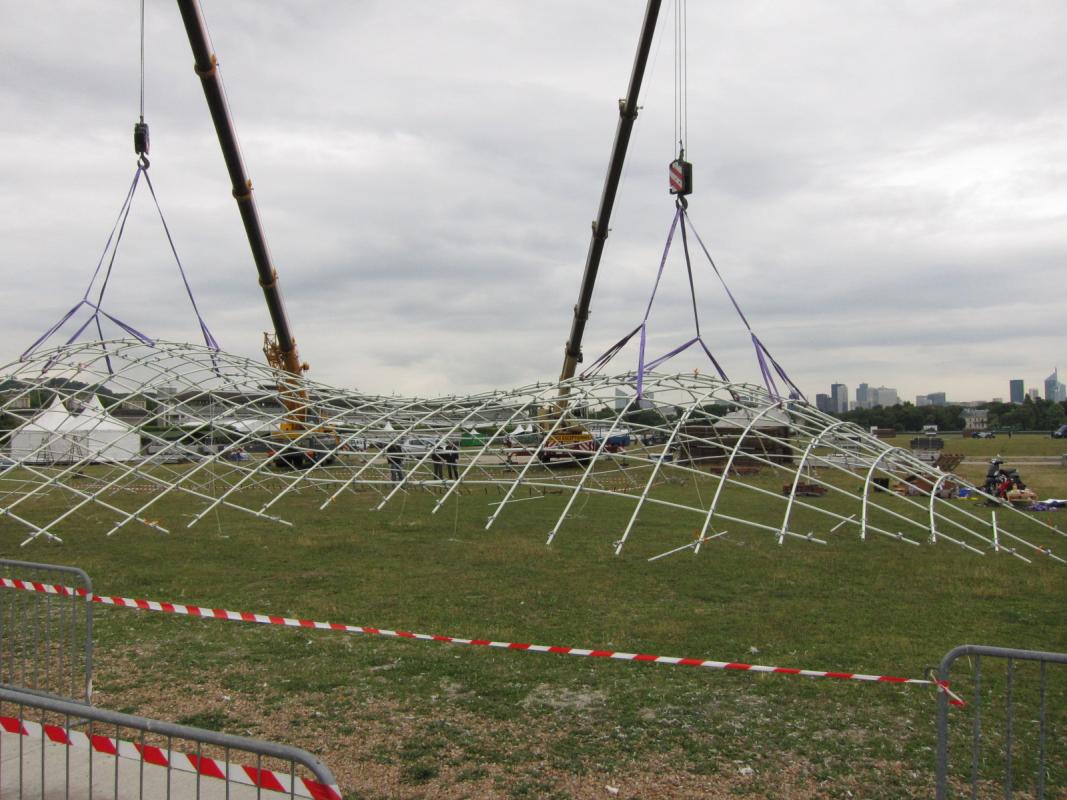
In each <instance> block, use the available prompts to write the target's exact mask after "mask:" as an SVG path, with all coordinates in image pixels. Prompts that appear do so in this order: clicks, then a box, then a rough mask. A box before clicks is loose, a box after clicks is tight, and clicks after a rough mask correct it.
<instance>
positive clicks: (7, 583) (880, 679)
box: [0, 578, 965, 706]
mask: <svg viewBox="0 0 1067 800" xmlns="http://www.w3.org/2000/svg"><path fill="white" fill-rule="evenodd" d="M0 586H2V587H4V588H9V589H21V590H24V591H33V592H43V593H46V594H58V595H79V596H82V597H90V599H91V600H92V601H93V602H94V603H101V604H103V605H109V606H116V607H118V608H136V609H139V610H141V611H159V612H163V613H166V614H180V615H184V616H190V617H201V618H203V619H225V620H231V621H233V622H252V623H256V624H260V625H281V626H285V627H289V628H310V629H314V630H328V631H339V632H342V633H356V634H364V635H367V636H385V637H391V638H396V639H414V640H418V641H424V642H444V643H446V644H464V645H473V646H475V647H495V648H499V649H502V650H521V651H524V652H532V653H557V654H559V655H568V656H587V657H589V658H607V659H612V660H616V661H640V662H645V663H650V664H670V665H673V666H682V667H702V668H704V669H717V670H730V671H736V672H762V673H768V674H774V675H801V676H804V677H808V678H835V679H838V680H848V681H865V682H869V683H897V684H910V685H913V686H936V687H937V688H938V689H939V690H941V691H944V692H945V693H946V694H948V696H949V700H950V702H951V703H952V704H953V705H956V706H962V705H965V703H964V702H963V700H962V699H960V698H959V697H958V696H957V695H956V694H954V693H953V692H952V691H951V690H950V689H949V686H948V682H947V681H939V680H928V679H925V678H898V677H894V676H892V675H866V674H863V673H860V672H834V671H829V670H815V669H796V668H793V667H770V666H765V665H762V664H745V663H741V662H737V661H713V660H710V659H702V658H679V657H676V656H657V655H650V654H648V653H625V652H621V651H618V650H593V649H589V648H584V647H565V646H559V645H545V644H527V643H524V642H497V641H493V640H491V639H464V638H461V637H458V636H442V635H439V634H432V633H411V632H409V631H393V630H389V629H387V628H373V627H369V626H365V625H346V624H344V623H340V622H315V621H314V620H309V619H295V618H292V617H279V616H275V615H273V614H256V613H252V612H250V611H228V610H226V609H222V608H204V607H201V606H188V605H182V604H180V603H162V602H157V601H155V600H138V599H133V598H129V597H108V596H104V595H98V594H91V593H90V592H89V591H88V590H86V589H82V588H78V589H72V588H70V587H68V586H57V585H53V584H45V583H38V582H34V581H22V580H14V579H11V578H0Z"/></svg>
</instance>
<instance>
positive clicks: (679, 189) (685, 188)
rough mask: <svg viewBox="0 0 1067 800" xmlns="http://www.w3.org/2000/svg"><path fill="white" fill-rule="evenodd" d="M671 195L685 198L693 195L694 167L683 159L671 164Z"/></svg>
mask: <svg viewBox="0 0 1067 800" xmlns="http://www.w3.org/2000/svg"><path fill="white" fill-rule="evenodd" d="M670 173H671V194H676V195H680V196H683V197H684V196H685V195H687V194H692V193H693V165H692V164H690V163H689V162H688V161H686V160H685V159H683V158H677V159H675V160H674V161H672V162H671V167H670Z"/></svg>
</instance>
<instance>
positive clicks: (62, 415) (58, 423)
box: [22, 395, 71, 431]
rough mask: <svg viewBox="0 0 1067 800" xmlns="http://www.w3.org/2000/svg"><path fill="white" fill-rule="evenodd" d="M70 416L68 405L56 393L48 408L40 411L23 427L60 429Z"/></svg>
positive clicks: (47, 429)
mask: <svg viewBox="0 0 1067 800" xmlns="http://www.w3.org/2000/svg"><path fill="white" fill-rule="evenodd" d="M70 417H71V414H70V412H68V411H67V409H66V407H65V406H64V405H63V403H62V401H61V400H60V399H59V395H56V396H55V397H53V398H52V403H51V405H49V406H48V408H46V409H45V410H44V411H41V412H39V413H38V414H37V415H36V416H34V417H33V418H32V419H31V420H30V421H29V422H27V423H26V424H25V425H23V426H22V427H23V428H36V429H40V430H46V431H58V430H59V429H60V428H62V427H64V423H66V422H67V420H68V419H70Z"/></svg>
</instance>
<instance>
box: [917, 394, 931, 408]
mask: <svg viewBox="0 0 1067 800" xmlns="http://www.w3.org/2000/svg"><path fill="white" fill-rule="evenodd" d="M915 405H917V406H928V405H930V397H929V396H928V395H925V394H917V395H915Z"/></svg>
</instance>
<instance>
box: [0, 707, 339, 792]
mask: <svg viewBox="0 0 1067 800" xmlns="http://www.w3.org/2000/svg"><path fill="white" fill-rule="evenodd" d="M0 796H2V797H18V798H23V797H25V798H77V799H79V800H80V799H81V798H90V799H91V798H94V797H98V798H113V800H131V799H132V798H153V800H155V799H156V798H168V800H169V798H198V799H199V798H203V800H214V799H215V798H219V799H220V800H221V798H227V800H251V799H252V798H257V799H259V798H278V800H281V798H285V797H288V798H296V797H302V798H310V799H311V800H341V794H340V791H339V789H338V788H337V783H336V781H335V780H334V777H333V775H332V774H331V772H330V770H329V769H328V768H327V767H326V765H325V764H323V763H322V762H320V761H319V760H318V759H317V758H315V757H314V756H313V755H311V754H310V753H308V752H307V751H305V750H301V749H299V748H296V747H288V746H286V745H281V744H275V743H273V742H265V741H260V740H257V739H249V738H246V737H243V736H233V735H230V734H225V733H217V732H215V731H208V730H202V729H200V728H193V727H189V726H187V725H176V724H172V723H168V722H161V721H159V720H152V719H146V718H144V717H137V716H132V715H130V714H119V713H116V712H113V711H106V710H104V709H100V708H94V707H92V706H86V705H83V704H81V703H72V702H70V701H67V700H60V699H58V698H53V697H48V696H45V695H36V694H29V693H26V692H20V691H17V690H14V689H4V688H0Z"/></svg>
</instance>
